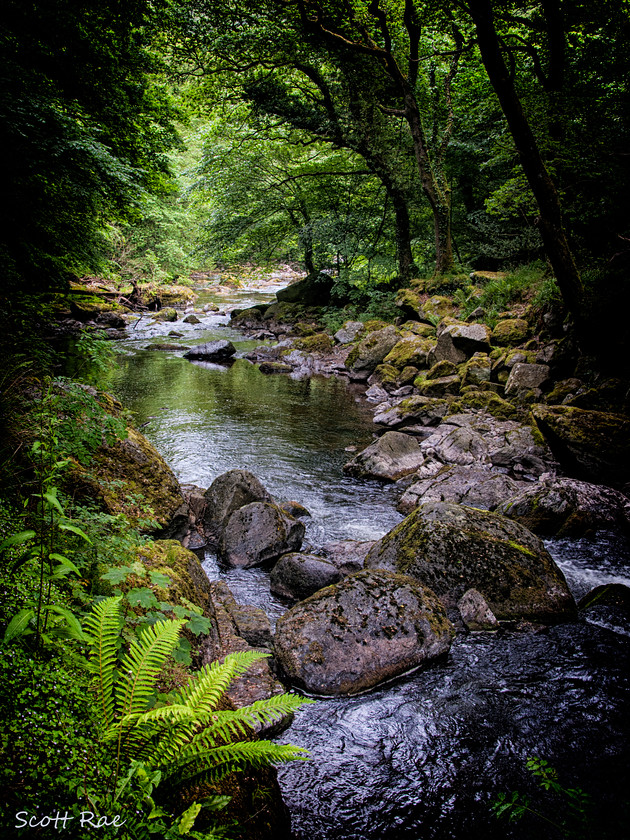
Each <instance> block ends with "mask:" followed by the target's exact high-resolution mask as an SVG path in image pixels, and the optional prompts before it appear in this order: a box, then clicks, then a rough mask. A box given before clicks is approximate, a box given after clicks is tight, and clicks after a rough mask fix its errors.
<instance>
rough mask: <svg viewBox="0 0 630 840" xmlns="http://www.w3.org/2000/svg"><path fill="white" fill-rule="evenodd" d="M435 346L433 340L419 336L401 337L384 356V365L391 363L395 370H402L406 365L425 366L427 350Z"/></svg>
mask: <svg viewBox="0 0 630 840" xmlns="http://www.w3.org/2000/svg"><path fill="white" fill-rule="evenodd" d="M434 346H435V342H434V341H432V340H431V339H429V338H422V337H421V336H411V337H409V338H402V339H401V340H400V341H398V342H397V343H396V344H395V345H394V347H393V348H392V349H391V350H390V351H389V353H388V354H387V356H385V358H384V360H383V361H384V363H385V364H386V365H392V366H393V367H394V368H396V369H397V370H402V369H403V368H405V367H407V366H408V365H413V366H414V367H417V368H423V367H426V366H427V364H428V355H429V352H430V351H431V350H432V349H433V347H434Z"/></svg>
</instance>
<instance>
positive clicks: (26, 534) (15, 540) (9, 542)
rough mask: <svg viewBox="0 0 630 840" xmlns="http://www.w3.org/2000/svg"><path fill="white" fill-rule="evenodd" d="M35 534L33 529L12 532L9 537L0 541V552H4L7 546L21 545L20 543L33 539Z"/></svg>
mask: <svg viewBox="0 0 630 840" xmlns="http://www.w3.org/2000/svg"><path fill="white" fill-rule="evenodd" d="M36 536H37V534H36V533H35V531H20V533H19V534H13V536H12V537H9V538H8V539H6V540H4V541H3V542H1V543H0V554H2V553H3V552H5V551H6V550H7V548H11V546H13V545H21V544H22V543H25V542H28V541H29V540H32V539H34V538H35V537H36Z"/></svg>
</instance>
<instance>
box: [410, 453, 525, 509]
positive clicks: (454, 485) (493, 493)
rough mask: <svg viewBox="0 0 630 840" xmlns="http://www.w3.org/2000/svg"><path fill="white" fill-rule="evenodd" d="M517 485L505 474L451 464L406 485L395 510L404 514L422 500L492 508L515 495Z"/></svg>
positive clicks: (518, 486) (519, 485) (422, 501)
mask: <svg viewBox="0 0 630 840" xmlns="http://www.w3.org/2000/svg"><path fill="white" fill-rule="evenodd" d="M521 487H522V483H521V484H519V483H518V482H516V481H514V479H513V478H510V476H509V475H504V474H503V473H500V472H495V471H494V470H490V469H487V468H483V467H474V466H461V465H457V464H453V465H450V466H445V467H443V468H442V469H441V470H440V471H439V473H438V474H437V475H435V476H432V477H430V478H425V479H423V480H421V481H416V482H415V483H414V484H412V485H411V487H408V488H407V490H406V491H405V492H404V493H403V495H402V496H401V499H400V501H399V502H398V505H397V508H396V509H397V510H399V511H400V512H401V513H404V514H408V513H411V512H412V510H414V509H415V508H417V507H418V505H420V504H424V503H425V502H454V503H455V504H458V505H467V506H468V507H474V508H481V509H482V510H494V509H495V508H496V507H497V506H498V505H500V504H501V503H502V502H504V501H505V499H509V498H511V497H512V496H515V495H517V494H518V492H519V490H520V489H521Z"/></svg>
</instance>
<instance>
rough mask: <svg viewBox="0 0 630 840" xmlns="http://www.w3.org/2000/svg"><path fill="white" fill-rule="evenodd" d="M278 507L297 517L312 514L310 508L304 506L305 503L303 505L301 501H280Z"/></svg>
mask: <svg viewBox="0 0 630 840" xmlns="http://www.w3.org/2000/svg"><path fill="white" fill-rule="evenodd" d="M278 507H279V508H280V509H281V510H283V511H284V512H285V513H288V514H289V516H295V517H296V518H297V519H300V518H301V517H308V516H310V515H311V512H310V510H309V509H308V508H306V507H304V505H301V504H300V503H299V502H293V501H288V502H279V503H278Z"/></svg>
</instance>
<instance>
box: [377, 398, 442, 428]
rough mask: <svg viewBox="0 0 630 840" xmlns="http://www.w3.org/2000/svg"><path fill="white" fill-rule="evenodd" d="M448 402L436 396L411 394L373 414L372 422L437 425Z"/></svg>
mask: <svg viewBox="0 0 630 840" xmlns="http://www.w3.org/2000/svg"><path fill="white" fill-rule="evenodd" d="M448 409H449V403H448V401H447V400H446V399H440V398H436V397H422V396H412V397H409V398H407V399H402V400H401V401H400V402H399V403H397V404H396V405H394V406H390V405H388V406H387V407H386V408H384V409H383V410H382V411H377V412H376V413H375V415H374V422H375V423H378V424H379V425H381V426H387V427H389V428H396V427H398V426H405V425H411V424H416V423H422V425H423V426H437V425H438V423H439V422H440V420H442V418H443V417H444V416H445V415H446V413H447V411H448Z"/></svg>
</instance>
